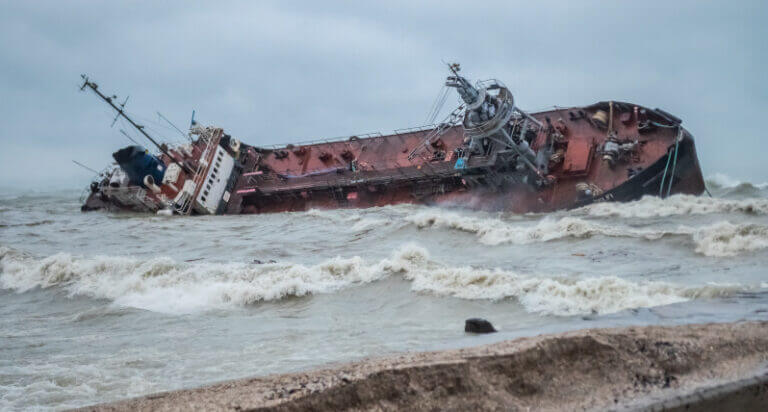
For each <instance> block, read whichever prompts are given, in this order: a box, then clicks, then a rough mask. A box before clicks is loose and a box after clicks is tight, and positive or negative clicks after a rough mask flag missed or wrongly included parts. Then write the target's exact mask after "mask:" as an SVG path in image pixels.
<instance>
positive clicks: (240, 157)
mask: <svg viewBox="0 0 768 412" xmlns="http://www.w3.org/2000/svg"><path fill="white" fill-rule="evenodd" d="M600 113H602V114H600ZM531 116H532V117H533V118H535V119H537V120H538V121H539V122H540V123H541V124H542V125H547V126H546V127H543V128H541V130H540V131H539V132H538V133H537V134H536V135H535V137H532V139H531V141H530V147H531V148H532V149H533V150H535V151H538V150H539V149H540V148H542V147H543V146H544V145H551V146H552V147H551V149H553V150H554V152H553V155H552V158H551V160H550V163H549V168H548V171H547V173H548V175H547V177H546V180H547V183H546V184H543V185H532V184H530V181H528V182H526V181H518V180H516V179H518V177H516V176H517V175H516V174H515V173H510V171H509V170H508V169H509V162H508V161H506V160H505V159H504V158H503V156H502V154H503V153H494V152H489V153H485V154H479V155H473V156H472V157H470V158H469V159H468V160H467V163H466V165H465V167H463V168H460V169H457V160H458V156H459V155H458V154H457V153H461V150H462V148H463V147H466V140H465V130H464V129H463V128H462V126H461V125H460V124H459V125H454V126H451V127H449V128H447V129H446V130H445V131H444V132H443V133H442V134H441V135H440V136H439V138H438V139H436V140H433V141H428V142H427V143H428V144H426V145H424V144H425V140H426V139H427V138H428V136H429V135H430V133H432V130H433V129H432V128H424V129H416V130H403V131H400V132H397V133H393V134H389V135H379V134H377V135H373V136H350V137H348V138H344V139H339V140H336V141H323V142H316V143H309V144H297V145H286V146H282V147H272V148H259V147H256V146H249V145H247V144H242V145H240V144H238V145H237V147H236V148H234V147H230V146H231V145H229V144H224V143H226V142H225V140H228V139H229V136H227V135H225V134H224V133H223V131H221V129H216V132H215V133H213V134H212V136H214V137H215V139H213V140H212V139H209V140H208V141H207V144H208V145H209V146H208V147H209V148H210V145H211V144H215V145H217V147H218V145H221V146H222V147H226V151H227V153H228V154H229V155H231V156H232V157H233V159H234V160H235V163H236V167H235V168H234V172H233V173H232V176H231V177H230V178H229V179H230V180H231V181H230V182H229V183H228V184H227V185H226V191H225V193H226V196H224V200H222V203H221V204H220V206H219V208H218V211H217V213H226V214H242V213H274V212H286V211H304V210H308V209H334V208H367V207H374V206H385V205H392V204H400V203H419V204H429V205H452V206H459V207H467V208H472V209H481V210H489V211H510V212H516V213H526V212H548V211H554V210H558V209H567V208H572V207H578V206H583V205H586V204H589V203H592V202H601V201H629V200H634V199H637V198H639V197H641V196H644V195H657V196H668V195H671V194H676V193H688V194H700V193H702V192H703V191H704V190H705V187H704V181H703V178H702V174H701V169H700V167H699V163H698V159H697V156H696V149H695V145H694V141H693V137H692V136H691V135H690V133H688V132H687V131H686V130H685V129H683V128H682V127H681V126H680V124H679V120H678V119H676V118H675V117H674V116H672V115H669V114H667V113H666V112H663V111H660V110H658V109H657V110H652V109H648V108H644V107H642V106H638V105H634V104H630V103H621V102H601V103H597V104H595V105H591V106H586V107H572V108H563V109H557V110H551V111H545V112H540V113H532V114H531ZM595 116H598V117H599V116H603V117H605V116H609V117H610V118H608V119H606V118H602V119H598V117H595ZM594 119H598V120H602V121H605V122H603V123H601V122H596V121H595V120H594ZM604 123H608V124H610V125H611V126H610V128H609V130H606V127H604V126H605V124H604ZM553 136H555V137H556V138H555V139H554V140H553ZM609 139H614V140H615V141H619V142H623V141H626V142H634V149H633V150H632V151H631V152H628V154H627V155H625V156H622V157H621V158H619V159H616V160H615V161H611V162H607V161H605V160H604V158H605V156H604V154H603V152H601V150H603V149H602V148H604V147H607V146H605V144H606V141H607V140H609ZM203 146H204V144H203V142H201V141H197V142H194V144H193V145H192V148H191V149H189V150H188V151H187V154H183V153H181V152H179V153H177V152H172V153H171V155H172V156H174V157H176V156H178V158H175V159H174V160H177V161H183V162H186V163H185V164H190V165H191V166H193V167H197V168H198V169H200V168H201V167H202V166H200V164H202V165H203V166H206V167H208V166H207V165H208V163H209V162H208V160H206V161H204V162H200V161H199V157H200V156H202V155H203V153H209V151H210V150H208V149H204V148H203ZM420 146H424V147H423V150H421V151H420V152H419V154H418V156H414V155H413V153H414V151H415V150H414V149H417V148H419V147H420ZM206 156H209V157H210V160H213V157H212V156H213V155H212V154H206ZM162 159H163V161H164V162H166V163H170V162H171V159H169V158H168V157H167V156H163V157H162ZM209 167H211V168H212V167H214V166H213V165H211V166H209ZM206 170H207V169H206ZM209 173H210V171H209ZM189 180H192V178H189ZM523 180H524V179H523ZM183 184H184V181H183V180H182V179H181V178H179V180H178V181H175V183H172V184H171V185H170V186H171V187H173V188H174V189H176V190H179V189H178V188H177V187H180V186H181V185H183ZM161 190H162V191H163V192H162V193H160V192H159V194H158V196H160V197H162V198H164V199H165V198H167V199H171V198H172V196H174V194H175V192H173V193H171V192H169V193H165V191H168V190H170V189H168V188H167V187H166V186H163V187H162V188H161ZM204 190H205V188H204V187H202V188H199V189H197V191H195V192H194V193H193V196H196V195H199V196H202V193H203V192H202V191H204ZM205 193H207V192H205ZM178 197H179V196H178V195H176V198H177V199H178ZM167 203H171V201H168V202H167ZM139 206H141V205H139ZM174 206H176V205H174ZM94 209H111V210H125V209H128V210H133V209H134V207H133V206H127V205H125V204H121V203H120V201H117V200H116V199H113V198H111V197H110V196H109V195H106V196H105V194H104V191H103V190H100V189H99V190H96V189H94V191H93V193H91V194H90V196H89V197H88V199H87V201H86V203H85V205H84V210H94ZM200 210H202V209H200ZM212 210H213V209H212Z"/></svg>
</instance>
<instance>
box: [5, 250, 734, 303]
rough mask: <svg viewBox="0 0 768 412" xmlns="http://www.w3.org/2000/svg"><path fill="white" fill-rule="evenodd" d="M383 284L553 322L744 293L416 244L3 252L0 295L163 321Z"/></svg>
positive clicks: (729, 286) (717, 287)
mask: <svg viewBox="0 0 768 412" xmlns="http://www.w3.org/2000/svg"><path fill="white" fill-rule="evenodd" d="M387 276H402V277H403V278H404V279H406V280H409V281H410V282H411V289H412V290H413V291H415V292H422V293H432V294H436V295H441V296H453V297H457V298H462V299H492V300H498V299H506V298H513V299H516V300H517V301H518V302H519V303H520V304H522V305H523V306H524V307H525V308H526V310H528V311H530V312H537V313H542V314H550V315H576V314H587V313H611V312H616V311H620V310H623V309H628V308H636V307H649V306H658V305H666V304H670V303H676V302H683V301H686V300H689V299H694V298H701V297H713V296H719V295H727V294H729V293H733V292H734V291H736V290H743V289H744V288H742V287H740V286H738V285H726V286H718V285H702V286H696V287H685V286H680V285H674V284H670V283H664V282H637V281H631V280H627V279H622V278H619V277H616V276H594V277H574V276H567V275H556V276H552V275H532V274H520V273H517V272H514V271H510V270H505V269H501V268H475V267H470V266H447V265H444V264H441V263H438V262H435V261H433V260H431V259H430V257H429V253H428V252H427V251H426V250H425V249H423V248H422V247H419V246H417V245H406V246H403V247H401V248H400V249H398V250H396V251H395V252H394V253H393V254H392V255H391V256H390V257H389V258H386V259H383V260H381V261H379V262H364V261H363V260H362V259H361V258H359V257H353V258H339V257H337V258H333V259H328V260H326V261H324V262H322V263H319V264H317V265H299V264H271V265H249V264H243V263H206V264H183V263H176V262H174V261H173V260H171V259H169V258H154V259H149V260H141V259H136V258H128V257H107V256H100V257H93V258H79V257H73V256H71V255H68V254H62V253H60V254H56V255H53V256H49V257H47V258H43V259H34V258H31V257H27V256H22V255H20V254H18V253H16V252H14V251H12V250H10V249H7V248H5V249H4V250H3V249H0V287H2V288H5V289H12V290H15V291H17V292H24V291H27V290H30V289H32V288H36V287H42V288H46V287H52V286H58V287H62V288H64V289H65V290H67V291H68V292H69V293H70V294H72V295H83V296H90V297H94V298H100V299H109V300H112V301H113V302H114V303H115V304H116V305H118V306H127V307H135V308H141V309H147V310H151V311H157V312H163V313H189V312H194V311H199V310H206V309H213V308H226V307H237V306H243V305H248V304H252V303H255V302H258V301H268V300H277V299H281V298H284V297H288V296H304V295H307V294H315V293H330V292H334V291H337V290H339V289H342V288H346V287H350V286H353V285H356V284H363V283H369V282H373V281H376V280H378V279H382V278H384V277H387Z"/></svg>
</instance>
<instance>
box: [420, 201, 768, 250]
mask: <svg viewBox="0 0 768 412" xmlns="http://www.w3.org/2000/svg"><path fill="white" fill-rule="evenodd" d="M644 207H645V206H644ZM644 207H643V208H644ZM606 210H607V209H606ZM406 220H407V221H409V222H411V223H413V224H414V225H416V226H417V227H419V228H428V227H438V228H440V227H442V228H448V229H453V230H459V231H462V232H467V233H473V234H475V235H477V237H478V240H479V241H480V242H481V243H483V244H487V245H499V244H503V243H511V244H517V245H522V244H529V243H538V242H548V241H554V240H560V239H565V238H590V237H593V236H607V237H626V238H639V239H646V240H657V239H660V238H662V237H664V236H668V235H672V236H686V237H689V238H691V240H692V242H693V244H694V246H695V247H694V250H695V251H696V252H697V253H700V254H702V255H705V256H713V257H722V256H734V255H737V254H741V253H745V252H752V251H756V250H760V249H764V248H768V227H767V226H764V225H760V224H732V223H729V222H716V223H714V224H712V225H709V226H703V227H691V226H685V225H676V226H669V227H661V228H654V227H648V228H638V227H630V226H625V225H621V224H606V223H602V222H597V221H594V220H588V219H582V218H577V217H570V216H569V217H562V218H555V217H552V216H548V217H545V218H543V219H541V220H539V221H538V222H536V223H535V224H532V225H531V224H529V223H521V222H506V221H504V220H502V219H499V218H493V217H488V218H479V217H473V216H464V215H461V214H458V213H454V212H448V211H444V210H440V209H434V210H428V211H423V212H421V213H418V214H415V215H413V216H409V217H407V218H406Z"/></svg>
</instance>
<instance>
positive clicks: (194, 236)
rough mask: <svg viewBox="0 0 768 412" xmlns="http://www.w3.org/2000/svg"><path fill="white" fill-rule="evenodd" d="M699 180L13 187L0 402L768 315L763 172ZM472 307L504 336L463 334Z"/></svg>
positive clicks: (44, 401) (4, 250) (132, 390)
mask: <svg viewBox="0 0 768 412" xmlns="http://www.w3.org/2000/svg"><path fill="white" fill-rule="evenodd" d="M708 183H709V187H710V189H711V190H712V192H713V195H714V196H715V197H714V198H709V197H690V196H674V197H672V198H670V199H667V200H660V199H656V198H645V199H642V200H640V201H637V202H633V203H629V204H613V203H606V204H598V205H593V206H590V207H587V208H583V209H579V210H575V211H570V212H561V213H555V214H548V215H509V214H488V213H480V212H472V211H466V210H461V209H440V208H428V207H420V206H396V207H384V208H375V209H367V210H341V211H311V212H308V213H283V214H274V215H262V216H219V217H197V218H180V217H159V216H140V215H110V214H103V213H89V214H82V213H80V212H79V204H78V202H77V197H78V193H75V192H72V193H70V192H62V193H43V194H34V195H16V194H12V193H6V194H3V195H2V196H0V301H1V302H2V305H0V410H8V409H11V410H13V409H38V408H39V409H48V408H54V409H61V408H66V407H74V406H81V405H86V404H92V403H96V402H104V401H110V400H115V399H120V398H125V397H130V396H137V395H142V394H146V393H150V392H157V391H162V390H168V389H176V388H182V387H190V386H196V385H202V384H205V383H210V382H216V381H221V380H225V379H231V378H238V377H244V376H252V375H264V374H270V373H277V372H286V371H295V370H299V369H304V368H307V367H312V366H318V365H322V364H327V363H329V362H338V361H348V360H354V359H358V358H361V357H365V356H380V355H384V354H388V353H393V352H398V351H409V350H430V349H440V348H449V347H459V346H467V345H477V344H481V343H488V342H492V341H495V340H501V339H508V338H512V337H518V336H525V335H535V334H540V333H548V332H555V331H563V330H569V329H577V328H584V327H597V326H614V325H629V324H679V323H692V322H706V321H732V320H738V319H766V318H767V317H768V269H766V268H767V267H768V185H766V184H762V185H758V184H750V183H738V182H732V181H728V179H726V178H724V177H722V176H719V177H716V178H715V179H710V181H709V182H708ZM254 260H259V261H262V262H270V261H274V262H275V263H265V264H257V263H254ZM473 316H481V317H485V318H488V319H489V320H491V321H492V322H493V323H494V324H495V325H497V327H499V328H500V329H501V333H498V334H494V335H487V336H469V335H465V334H464V332H463V321H464V319H466V318H468V317H473Z"/></svg>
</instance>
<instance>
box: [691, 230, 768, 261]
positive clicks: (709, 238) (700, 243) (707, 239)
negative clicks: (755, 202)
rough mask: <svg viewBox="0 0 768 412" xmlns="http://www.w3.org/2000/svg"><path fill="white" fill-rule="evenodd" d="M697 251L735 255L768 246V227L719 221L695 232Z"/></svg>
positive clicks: (707, 253)
mask: <svg viewBox="0 0 768 412" xmlns="http://www.w3.org/2000/svg"><path fill="white" fill-rule="evenodd" d="M693 240H694V242H695V243H696V252H699V253H701V254H703V255H706V256H719V257H724V256H735V255H738V254H739V253H742V252H751V251H756V250H760V249H765V248H768V227H766V226H762V225H758V224H754V223H747V224H739V225H734V224H732V223H729V222H719V223H715V224H713V225H711V226H707V227H705V228H702V229H699V230H696V231H695V232H693Z"/></svg>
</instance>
